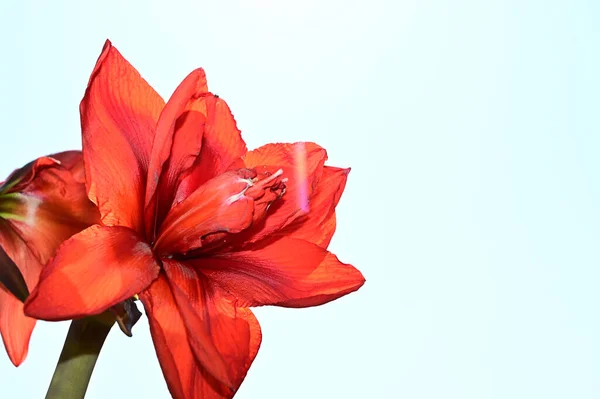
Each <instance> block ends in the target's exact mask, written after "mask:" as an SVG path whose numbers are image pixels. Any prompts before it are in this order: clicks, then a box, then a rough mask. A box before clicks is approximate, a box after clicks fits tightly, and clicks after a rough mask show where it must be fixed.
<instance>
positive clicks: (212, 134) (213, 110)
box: [175, 96, 247, 203]
mask: <svg viewBox="0 0 600 399" xmlns="http://www.w3.org/2000/svg"><path fill="white" fill-rule="evenodd" d="M204 100H205V104H204V105H202V106H203V107H206V122H205V127H204V135H203V137H202V149H201V150H200V154H199V155H198V157H197V158H196V162H195V163H194V165H193V166H192V168H191V169H190V170H189V175H186V176H185V177H184V179H183V180H182V181H181V184H180V185H179V187H178V189H177V194H176V197H175V203H179V202H181V201H183V200H184V199H185V198H187V197H188V196H189V195H190V194H191V193H192V192H194V191H195V190H196V189H197V188H198V187H200V186H202V185H203V184H204V183H206V182H207V181H209V180H210V179H212V178H213V177H215V176H218V175H219V174H221V173H223V172H225V171H226V170H227V168H228V167H229V166H230V165H231V164H232V163H233V162H234V161H235V160H237V159H239V157H241V156H242V155H244V154H245V153H246V151H247V148H246V143H245V142H244V140H242V136H241V132H240V130H239V129H238V128H237V124H236V122H235V119H234V117H233V114H232V113H231V110H230V109H229V106H228V105H227V103H226V102H225V101H224V100H223V99H221V98H219V97H217V96H207V97H206V98H205V99H204Z"/></svg>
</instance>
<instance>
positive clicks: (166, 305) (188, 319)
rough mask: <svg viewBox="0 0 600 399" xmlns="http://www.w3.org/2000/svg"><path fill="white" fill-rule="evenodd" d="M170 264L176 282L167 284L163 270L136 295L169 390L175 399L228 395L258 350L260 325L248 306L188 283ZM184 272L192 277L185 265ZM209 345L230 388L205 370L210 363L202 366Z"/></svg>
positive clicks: (223, 397)
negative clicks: (205, 349)
mask: <svg viewBox="0 0 600 399" xmlns="http://www.w3.org/2000/svg"><path fill="white" fill-rule="evenodd" d="M170 265H171V271H170V275H171V276H170V278H173V279H175V280H177V281H178V283H176V282H174V281H171V282H170V283H169V282H167V278H166V277H165V276H164V275H162V274H161V275H160V276H159V278H158V279H157V280H155V282H154V283H153V284H152V285H151V286H150V287H149V288H148V289H147V290H146V291H144V292H143V293H141V294H140V299H141V300H142V302H143V303H144V307H145V309H146V314H147V315H148V320H149V322H150V332H151V333H152V339H153V341H154V346H155V348H156V352H157V355H158V359H159V361H160V365H161V368H162V370H163V374H164V376H165V379H166V381H167V386H168V387H169V391H170V392H171V395H172V396H173V397H174V398H175V399H208V398H211V399H213V398H215V399H216V398H222V399H230V398H232V397H233V395H234V394H235V391H236V390H237V388H238V387H239V386H240V384H241V383H242V381H243V380H244V378H245V375H246V373H247V371H248V368H249V367H250V365H251V364H252V361H253V360H254V358H255V357H256V354H257V353H258V348H259V347H260V342H261V332H260V325H259V324H258V321H257V320H256V318H255V317H254V315H253V314H252V312H251V311H250V310H249V309H245V308H235V307H234V306H233V305H232V303H231V302H230V300H228V299H227V297H225V296H223V295H222V294H221V293H219V292H218V290H216V289H214V288H210V287H207V286H206V285H205V284H204V283H201V282H200V281H197V282H194V281H190V280H189V278H187V277H184V276H183V275H182V274H181V273H180V272H179V271H178V270H176V269H177V268H179V267H180V266H174V264H172V263H170ZM184 267H185V266H184ZM181 270H183V269H181ZM184 273H192V274H191V275H195V273H194V272H193V271H191V270H189V269H187V270H186V271H185V272H184ZM177 284H180V285H177ZM173 291H175V292H176V294H175V296H174V295H173ZM185 291H187V292H185ZM186 294H192V295H198V294H199V295H200V296H202V298H206V299H208V301H204V300H202V299H201V298H199V296H195V297H194V296H192V297H191V298H186V297H185V296H186ZM176 297H179V299H178V300H176V299H175V298H176ZM180 306H183V311H182V309H181V307H180ZM207 333H208V337H207ZM200 339H204V340H210V341H211V342H199V340H200ZM209 343H210V344H212V346H213V347H214V348H215V349H216V350H217V352H218V353H217V354H216V355H215V356H218V359H214V358H213V359H208V360H212V361H213V362H214V361H217V362H219V363H221V362H223V363H224V365H225V366H226V367H227V369H228V371H229V375H230V380H231V383H232V385H233V387H232V388H229V387H227V386H226V385H224V384H222V383H221V382H219V381H218V380H217V379H216V378H215V377H214V376H213V375H212V374H211V373H210V372H209V371H208V369H207V367H210V366H212V364H206V361H205V358H204V355H202V350H201V349H203V348H205V347H206V346H207V345H208V344H209ZM198 355H202V356H200V357H199V356H198ZM219 359H220V361H219Z"/></svg>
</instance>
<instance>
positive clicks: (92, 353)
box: [46, 313, 115, 399]
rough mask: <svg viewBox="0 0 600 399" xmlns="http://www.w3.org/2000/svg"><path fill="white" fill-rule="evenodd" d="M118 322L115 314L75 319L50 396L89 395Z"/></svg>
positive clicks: (65, 398) (62, 398)
mask: <svg viewBox="0 0 600 399" xmlns="http://www.w3.org/2000/svg"><path fill="white" fill-rule="evenodd" d="M114 323H115V319H114V317H112V316H111V315H110V314H107V313H104V314H102V315H99V316H94V317H86V318H84V319H78V320H73V322H72V323H71V327H70V328H69V333H68V334H67V338H66V340H65V345H64V346H63V350H62V353H61V354H60V358H59V359H58V364H57V365H56V369H55V370H54V375H53V376H52V381H51V382H50V387H49V388H48V393H47V394H46V399H83V398H84V397H85V392H86V391H87V387H88V384H89V382H90V378H91V377H92V371H94V366H95V365H96V360H98V355H99V354H100V349H102V345H103V344H104V340H105V339H106V336H107V335H108V333H109V331H110V329H111V328H112V326H113V324H114Z"/></svg>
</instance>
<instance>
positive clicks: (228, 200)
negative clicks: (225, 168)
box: [155, 169, 254, 255]
mask: <svg viewBox="0 0 600 399" xmlns="http://www.w3.org/2000/svg"><path fill="white" fill-rule="evenodd" d="M252 177H253V175H252V173H251V171H248V170H244V169H242V170H239V171H230V172H227V173H223V174H221V175H220V176H217V177H215V178H214V179H212V180H210V181H208V182H207V183H205V184H204V185H203V186H202V187H200V188H199V189H198V190H196V191H195V192H194V193H193V194H192V195H190V196H189V197H188V198H187V199H186V200H185V201H183V202H182V203H180V204H179V205H177V206H175V207H174V208H173V209H171V211H170V212H169V214H168V215H167V217H166V219H165V221H164V223H163V225H162V226H161V229H160V232H159V235H158V239H157V241H156V244H155V249H156V251H157V253H158V254H159V255H163V254H174V253H186V252H188V251H189V250H191V249H195V248H199V247H201V246H202V239H203V238H204V237H205V236H207V235H208V234H211V233H218V232H232V233H236V232H240V231H242V230H243V229H245V228H247V227H248V226H249V225H250V224H251V223H252V216H253V213H254V200H253V198H252V197H249V196H246V195H244V194H245V192H246V190H248V188H249V187H250V186H251V185H252V184H253V183H252V181H251V178H252Z"/></svg>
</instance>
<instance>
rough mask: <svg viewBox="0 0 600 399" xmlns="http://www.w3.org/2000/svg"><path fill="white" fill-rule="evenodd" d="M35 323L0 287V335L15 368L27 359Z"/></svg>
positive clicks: (21, 304) (21, 306) (19, 302)
mask: <svg viewBox="0 0 600 399" xmlns="http://www.w3.org/2000/svg"><path fill="white" fill-rule="evenodd" d="M35 323H36V320H35V319H33V318H31V317H27V316H25V314H24V313H23V302H21V301H20V300H18V299H17V298H15V297H14V296H13V295H12V294H10V293H9V292H7V291H5V290H4V289H3V287H2V286H0V333H1V334H2V341H3V342H4V347H5V348H6V352H7V353H8V357H9V358H10V361H11V362H12V363H13V364H14V365H15V366H19V365H20V364H21V363H23V361H24V360H25V358H26V357H27V352H28V351H29V339H30V338H31V333H32V332H33V328H34V327H35Z"/></svg>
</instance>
